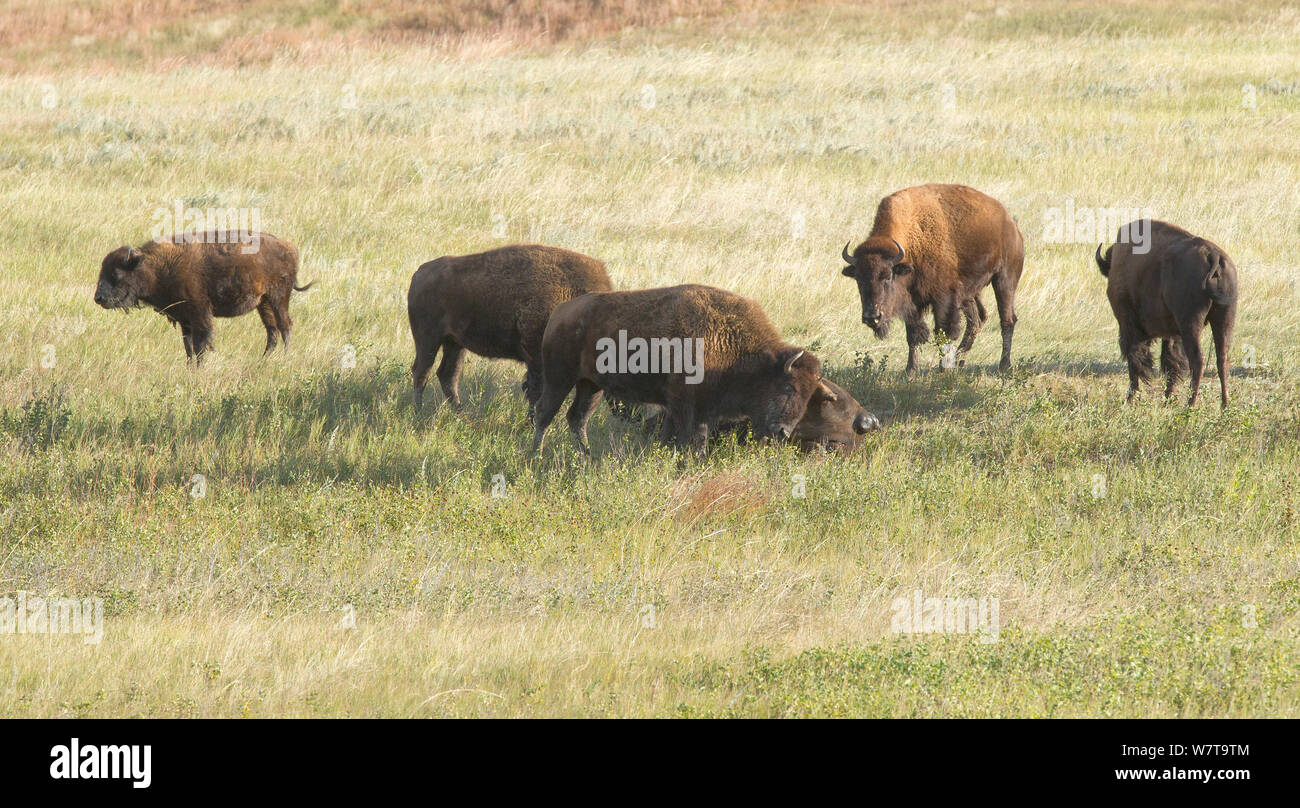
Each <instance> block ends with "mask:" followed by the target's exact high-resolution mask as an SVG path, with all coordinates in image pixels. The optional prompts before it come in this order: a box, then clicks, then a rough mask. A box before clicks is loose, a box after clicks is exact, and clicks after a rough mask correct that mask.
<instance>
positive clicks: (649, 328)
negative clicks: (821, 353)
mask: <svg viewBox="0 0 1300 808" xmlns="http://www.w3.org/2000/svg"><path fill="white" fill-rule="evenodd" d="M820 377H821V361H820V360H818V359H817V357H815V356H813V355H812V354H810V353H806V352H805V351H803V350H802V349H800V348H797V347H795V346H793V345H788V344H786V343H785V342H783V341H782V340H781V336H780V334H778V333H777V331H776V328H774V327H773V326H772V323H771V322H770V321H769V320H768V319H767V315H766V314H764V313H763V310H762V309H761V308H760V307H759V305H758V304H757V303H755V302H754V301H752V300H749V299H747V298H744V297H741V296H740V295H736V294H732V293H731V292H726V291H723V290H721V289H715V288H713V287H709V286H699V285H693V284H692V285H685V286H673V287H669V288H665V289H644V290H640V291H635V292H598V293H594V294H588V295H583V296H582V297H579V298H575V299H573V300H570V301H568V302H567V303H561V304H560V305H559V306H556V307H555V311H554V312H553V313H552V314H551V320H550V322H549V323H548V324H547V326H546V335H545V337H543V339H542V378H543V385H542V397H541V400H540V402H539V404H538V405H537V425H536V435H535V438H534V442H533V451H534V452H536V451H537V450H538V449H539V448H540V447H541V444H542V436H543V435H545V433H546V428H547V427H548V426H550V424H551V421H552V420H553V419H554V418H555V414H556V413H557V412H558V411H559V409H560V405H561V404H563V403H564V400H565V398H567V397H568V395H569V391H570V390H572V389H574V387H575V386H576V388H577V392H576V393H575V394H574V398H573V404H572V405H571V406H570V407H569V412H568V421H569V429H570V430H571V431H572V432H573V436H574V438H575V439H576V440H577V442H578V446H579V448H580V449H581V450H582V451H583V452H584V453H585V452H587V419H588V418H590V417H591V412H592V410H593V409H594V408H595V406H596V403H597V402H598V401H599V399H600V396H601V394H602V392H608V393H609V394H610V395H611V396H613V397H615V398H617V399H619V400H620V401H623V402H627V403H631V404H655V405H658V406H660V407H664V408H665V409H666V410H667V411H668V415H667V417H666V418H664V420H663V428H662V429H661V431H660V437H661V438H662V439H663V440H664V442H665V443H668V442H673V441H674V440H675V442H676V443H677V444H679V445H686V444H688V443H693V444H695V445H696V447H698V448H702V447H703V445H704V443H705V439H707V437H708V431H709V429H710V428H711V427H716V426H718V425H719V424H722V423H725V422H727V421H731V420H737V419H741V418H748V419H749V421H750V423H751V424H752V426H753V429H754V433H755V435H756V436H758V437H760V438H764V437H777V438H788V437H789V436H790V435H791V434H792V432H793V431H794V428H795V426H796V425H797V424H798V423H799V419H800V418H802V417H803V415H804V412H805V410H806V409H807V407H808V400H809V399H810V398H811V397H812V395H813V391H814V390H815V389H816V388H817V385H818V383H819V381H820ZM673 433H675V434H673Z"/></svg>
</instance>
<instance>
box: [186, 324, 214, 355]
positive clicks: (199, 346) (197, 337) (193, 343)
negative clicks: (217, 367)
mask: <svg viewBox="0 0 1300 808" xmlns="http://www.w3.org/2000/svg"><path fill="white" fill-rule="evenodd" d="M190 347H191V348H193V350H194V364H195V365H200V364H202V363H203V354H205V353H207V351H208V349H209V348H211V347H212V320H211V319H207V320H203V321H200V322H197V323H192V324H191V325H190Z"/></svg>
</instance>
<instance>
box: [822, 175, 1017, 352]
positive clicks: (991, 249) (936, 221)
mask: <svg viewBox="0 0 1300 808" xmlns="http://www.w3.org/2000/svg"><path fill="white" fill-rule="evenodd" d="M850 243H852V242H850ZM841 255H842V256H843V257H844V261H845V262H846V263H847V264H848V266H846V267H845V268H844V274H845V275H847V276H848V277H850V278H853V279H854V280H856V281H857V282H858V295H859V296H860V297H861V298H862V322H863V323H865V324H866V325H868V326H870V327H871V329H872V330H873V331H875V332H876V336H877V337H879V338H881V339H883V338H884V337H885V336H887V335H888V333H889V322H890V321H891V320H892V319H893V318H894V317H899V318H902V320H903V323H904V324H905V325H906V327H907V369H908V370H909V371H913V370H916V366H917V363H916V352H917V348H918V347H920V346H921V345H923V344H925V343H926V342H928V341H929V339H930V330H929V328H927V327H926V325H925V322H924V320H923V319H922V318H923V316H924V314H925V311H926V309H932V310H933V312H934V327H935V328H936V329H940V330H942V331H943V332H944V334H945V335H946V336H947V337H948V339H950V340H955V339H956V337H957V331H958V329H960V328H961V324H962V317H963V315H964V316H965V319H966V333H965V334H964V335H963V337H962V340H961V344H960V345H959V346H958V348H957V353H958V355H959V356H960V355H964V354H965V353H966V352H967V351H969V350H970V348H971V345H973V344H974V342H975V335H976V334H977V333H979V329H980V327H981V326H982V325H983V324H984V320H985V319H986V317H987V314H986V313H985V311H984V305H983V303H981V302H980V299H979V295H980V290H982V289H983V288H984V287H985V286H987V285H988V284H989V283H992V284H993V296H994V298H996V300H997V304H998V314H999V315H1000V317H1001V320H1002V361H1001V364H1000V367H1001V368H1002V370H1004V371H1005V370H1009V369H1010V368H1011V336H1012V334H1013V333H1014V331H1015V328H1016V287H1017V285H1019V283H1020V274H1021V272H1022V271H1023V270H1024V264H1025V245H1024V240H1023V239H1022V238H1021V237H1020V230H1019V228H1017V227H1016V223H1015V222H1014V221H1012V219H1011V216H1010V215H1009V214H1008V213H1007V210H1006V208H1004V207H1002V203H1000V202H998V201H997V200H996V199H994V198H992V197H990V196H987V195H985V194H983V193H980V192H979V191H977V190H975V189H974V188H968V187H966V186H965V185H939V184H931V185H918V186H916V187H915V188H905V189H903V190H901V191H896V192H895V193H892V194H890V195H889V196H887V197H885V198H884V199H883V200H881V202H880V207H879V208H878V209H877V210H876V221H875V224H874V225H873V226H872V228H871V235H870V236H869V237H868V238H867V240H866V241H864V242H862V243H861V244H859V245H858V246H857V249H855V250H854V251H853V252H852V254H850V253H849V248H848V245H845V247H844V250H843V251H842V253H841Z"/></svg>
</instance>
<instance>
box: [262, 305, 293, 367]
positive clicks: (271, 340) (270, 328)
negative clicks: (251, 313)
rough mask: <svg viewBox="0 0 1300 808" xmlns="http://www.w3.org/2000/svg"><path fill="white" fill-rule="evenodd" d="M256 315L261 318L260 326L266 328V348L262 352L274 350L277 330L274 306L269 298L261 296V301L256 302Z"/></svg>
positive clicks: (264, 353) (267, 352)
mask: <svg viewBox="0 0 1300 808" xmlns="http://www.w3.org/2000/svg"><path fill="white" fill-rule="evenodd" d="M257 316H258V317H261V318H262V327H263V328H265V329H266V350H265V351H263V352H262V354H263V355H266V354H269V353H270V352H271V351H273V350H275V335H276V333H277V331H278V330H279V324H278V323H277V322H276V317H275V306H274V305H272V303H271V300H270V298H268V297H263V298H262V302H261V303H258V304H257ZM286 342H287V341H286Z"/></svg>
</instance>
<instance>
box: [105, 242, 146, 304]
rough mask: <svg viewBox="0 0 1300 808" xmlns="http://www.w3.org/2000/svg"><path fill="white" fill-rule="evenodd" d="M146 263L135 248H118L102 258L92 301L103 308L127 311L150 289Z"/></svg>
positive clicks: (141, 254)
mask: <svg viewBox="0 0 1300 808" xmlns="http://www.w3.org/2000/svg"><path fill="white" fill-rule="evenodd" d="M145 263H146V262H145V260H144V253H142V252H140V251H139V250H137V249H136V248H135V247H118V248H117V249H116V250H113V251H112V252H111V253H109V254H108V255H107V256H105V257H104V262H103V264H101V265H100V267H99V283H98V284H97V285H96V286H95V302H96V303H98V304H99V305H101V306H103V307H104V308H106V309H129V308H131V307H132V306H135V305H137V304H138V303H140V299H141V298H143V297H146V296H148V294H149V292H150V291H151V289H152V287H153V277H152V273H151V272H150V271H149V270H148V269H147V268H146V266H145Z"/></svg>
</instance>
